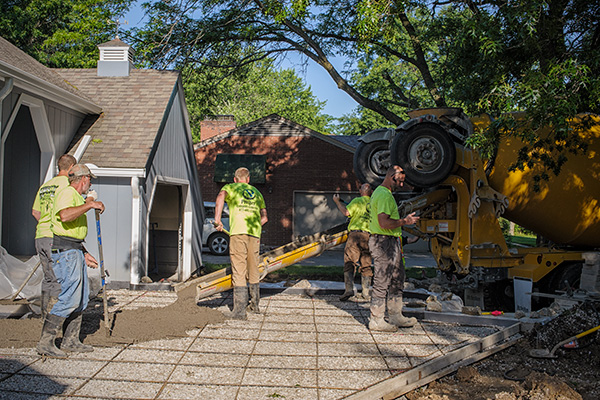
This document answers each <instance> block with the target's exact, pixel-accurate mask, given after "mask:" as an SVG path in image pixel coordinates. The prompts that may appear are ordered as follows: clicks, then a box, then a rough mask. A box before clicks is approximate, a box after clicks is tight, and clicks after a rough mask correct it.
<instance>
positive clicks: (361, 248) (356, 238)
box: [344, 231, 373, 276]
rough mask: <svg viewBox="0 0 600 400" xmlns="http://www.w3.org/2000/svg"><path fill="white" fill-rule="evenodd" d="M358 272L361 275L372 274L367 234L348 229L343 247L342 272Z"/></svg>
mask: <svg viewBox="0 0 600 400" xmlns="http://www.w3.org/2000/svg"><path fill="white" fill-rule="evenodd" d="M356 267H358V272H360V274H361V275H363V276H373V270H372V269H371V253H370V252H369V234H368V233H367V232H363V231H350V232H349V233H348V240H347V241H346V247H345V248H344V272H350V271H352V273H354V269H355V268H356Z"/></svg>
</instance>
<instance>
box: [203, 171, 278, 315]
mask: <svg viewBox="0 0 600 400" xmlns="http://www.w3.org/2000/svg"><path fill="white" fill-rule="evenodd" d="M233 181H234V183H230V184H227V185H225V186H223V188H222V189H221V191H220V192H219V194H218V195H217V200H216V203H215V226H216V228H217V230H219V231H222V230H223V223H222V222H221V214H222V212H223V207H224V206H225V202H227V206H228V207H229V225H230V230H229V235H230V239H229V256H230V258H231V270H232V274H231V281H232V283H233V311H232V313H231V317H232V318H234V319H246V306H248V287H247V286H246V283H248V284H249V287H250V305H249V306H248V310H249V311H251V312H254V313H260V309H259V307H258V304H259V300H260V286H259V285H260V283H259V278H260V276H259V272H258V254H259V250H260V235H261V232H262V226H263V225H264V224H265V223H267V220H268V218H267V210H266V207H265V200H264V198H263V196H262V194H261V193H260V192H259V191H258V189H256V188H255V187H254V186H252V185H250V184H249V182H250V171H248V169H247V168H244V167H242V168H238V169H237V170H236V171H235V175H234V178H233Z"/></svg>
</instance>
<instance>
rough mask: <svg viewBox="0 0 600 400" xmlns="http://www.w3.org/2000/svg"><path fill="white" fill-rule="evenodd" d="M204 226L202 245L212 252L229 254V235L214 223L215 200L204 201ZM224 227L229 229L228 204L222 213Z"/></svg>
mask: <svg viewBox="0 0 600 400" xmlns="http://www.w3.org/2000/svg"><path fill="white" fill-rule="evenodd" d="M204 216H205V218H204V226H203V228H202V246H203V247H204V248H207V249H208V250H209V251H210V252H211V253H213V254H215V255H218V256H222V255H226V254H229V235H227V234H226V233H225V232H219V231H217V229H216V228H215V226H214V225H213V223H214V222H215V203H214V202H213V201H205V202H204ZM221 222H223V227H224V228H225V229H226V230H229V209H228V208H227V204H225V208H224V209H223V214H222V215H221Z"/></svg>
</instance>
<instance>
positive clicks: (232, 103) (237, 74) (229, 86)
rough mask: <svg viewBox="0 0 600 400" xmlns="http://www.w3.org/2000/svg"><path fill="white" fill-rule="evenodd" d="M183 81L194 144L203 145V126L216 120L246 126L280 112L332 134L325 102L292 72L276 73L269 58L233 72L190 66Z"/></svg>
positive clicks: (296, 120) (288, 117) (184, 70)
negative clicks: (223, 117)
mask: <svg viewBox="0 0 600 400" xmlns="http://www.w3.org/2000/svg"><path fill="white" fill-rule="evenodd" d="M183 77H184V89H185V93H186V102H187V105H188V111H189V115H190V123H191V125H192V136H193V137H194V141H199V140H200V122H201V121H202V120H203V119H204V118H205V117H207V116H212V115H233V116H235V119H236V123H237V124H238V125H243V124H246V123H248V122H252V121H254V120H257V119H259V118H262V117H264V116H267V115H270V114H273V113H275V114H278V115H280V116H282V117H284V118H287V119H289V120H291V121H294V122H296V123H298V124H301V125H303V126H306V127H308V128H310V129H313V130H315V131H317V132H321V133H328V132H330V131H331V126H330V123H331V121H332V119H333V118H332V117H331V116H329V115H326V114H323V108H324V106H325V102H321V101H318V100H317V99H316V98H315V96H314V95H313V94H312V91H311V90H310V88H307V87H305V85H304V83H303V82H302V79H300V78H299V77H298V76H297V75H296V74H295V72H294V71H293V70H289V69H287V70H285V69H284V70H276V69H275V67H274V66H273V63H272V62H271V61H270V60H268V59H265V60H262V61H258V62H255V63H253V64H249V65H246V66H244V67H243V68H240V69H237V70H234V71H226V70H222V69H216V68H210V67H209V66H202V65H200V66H198V67H194V66H193V65H191V64H190V65H188V66H186V67H185V68H184V69H183Z"/></svg>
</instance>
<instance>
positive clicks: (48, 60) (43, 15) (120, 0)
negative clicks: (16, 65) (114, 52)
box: [0, 0, 132, 68]
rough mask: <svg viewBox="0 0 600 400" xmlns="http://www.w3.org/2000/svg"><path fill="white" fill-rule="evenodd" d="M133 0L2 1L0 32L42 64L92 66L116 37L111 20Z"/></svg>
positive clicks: (119, 14)
mask: <svg viewBox="0 0 600 400" xmlns="http://www.w3.org/2000/svg"><path fill="white" fill-rule="evenodd" d="M131 2H132V0H10V1H3V2H1V3H0V35H1V36H2V37H4V38H5V39H7V40H8V41H10V42H11V43H13V44H14V45H15V46H17V47H19V48H20V49H21V50H23V51H25V52H26V53H28V54H29V55H31V56H32V57H34V58H35V59H37V60H38V61H40V62H41V63H42V64H45V65H47V66H49V67H57V68H92V67H95V66H96V60H97V59H98V48H97V45H99V44H101V43H104V42H107V41H109V40H111V39H113V38H114V35H115V32H116V29H115V25H114V24H113V23H112V22H111V20H115V19H116V18H119V17H120V16H121V15H122V14H123V13H124V12H126V11H127V9H128V8H129V5H130V4H131Z"/></svg>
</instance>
